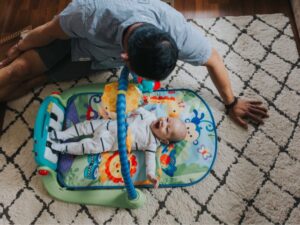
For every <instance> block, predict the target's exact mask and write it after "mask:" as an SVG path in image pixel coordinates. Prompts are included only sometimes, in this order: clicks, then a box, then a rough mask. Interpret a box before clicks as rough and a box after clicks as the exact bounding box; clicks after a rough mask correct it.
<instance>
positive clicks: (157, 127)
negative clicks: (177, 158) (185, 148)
mask: <svg viewBox="0 0 300 225" xmlns="http://www.w3.org/2000/svg"><path fill="white" fill-rule="evenodd" d="M150 128H151V131H152V133H153V134H154V135H155V136H156V137H157V138H158V139H159V140H160V141H161V142H162V143H164V144H169V143H170V142H177V141H181V140H183V139H184V138H185V136H186V133H187V130H186V126H185V123H184V122H182V121H181V120H180V119H177V118H173V117H161V118H159V119H157V120H155V121H153V122H152V123H151V125H150Z"/></svg>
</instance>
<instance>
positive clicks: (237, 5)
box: [0, 0, 300, 128]
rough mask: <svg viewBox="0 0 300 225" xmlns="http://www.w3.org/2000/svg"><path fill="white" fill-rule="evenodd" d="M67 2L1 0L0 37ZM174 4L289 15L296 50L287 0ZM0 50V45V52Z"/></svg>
mask: <svg viewBox="0 0 300 225" xmlns="http://www.w3.org/2000/svg"><path fill="white" fill-rule="evenodd" d="M69 2H70V0H51V1H46V0H1V1H0V37H1V36H3V35H5V34H9V33H12V32H15V31H17V30H20V29H22V28H24V27H26V26H27V25H32V26H33V27H36V26H38V25H40V24H43V23H45V22H47V21H49V20H51V18H52V17H53V16H54V15H55V14H57V13H58V12H60V11H61V10H62V9H63V8H64V7H65V6H66V5H67V4H68V3H69ZM175 8H176V9H177V10H179V11H181V12H182V13H183V14H184V16H185V17H186V18H203V17H217V16H240V15H253V14H270V13H283V14H285V15H286V16H288V17H289V18H290V21H291V24H292V27H293V31H294V35H295V37H296V42H297V47H298V51H299V52H300V46H299V44H300V43H299V37H298V34H297V32H296V26H295V20H294V17H293V13H292V9H291V5H290V3H289V1H288V0H175ZM10 44H13V42H11V43H10ZM3 52H4V47H3V46H0V53H2V55H3ZM4 108H5V105H4V104H0V128H1V127H2V124H3V118H4V113H5V112H4Z"/></svg>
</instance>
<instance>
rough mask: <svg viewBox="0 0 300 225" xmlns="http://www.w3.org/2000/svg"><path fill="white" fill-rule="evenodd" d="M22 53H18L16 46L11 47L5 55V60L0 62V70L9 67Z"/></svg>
mask: <svg viewBox="0 0 300 225" xmlns="http://www.w3.org/2000/svg"><path fill="white" fill-rule="evenodd" d="M21 53H22V51H20V49H19V47H18V44H15V45H14V46H12V47H11V48H10V49H9V50H8V51H7V53H6V58H5V59H4V60H3V61H1V62H0V69H1V68H2V67H5V66H7V65H9V64H10V63H11V62H12V61H14V60H15V59H16V58H17V57H18V56H19V55H20V54H21Z"/></svg>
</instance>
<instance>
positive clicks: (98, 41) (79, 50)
mask: <svg viewBox="0 0 300 225" xmlns="http://www.w3.org/2000/svg"><path fill="white" fill-rule="evenodd" d="M59 21H60V25H61V27H62V29H63V31H64V32H65V33H66V34H67V35H68V36H70V37H71V38H72V61H80V60H92V69H108V68H117V67H120V66H123V65H124V62H123V61H122V59H121V57H120V54H121V53H122V51H123V46H122V37H123V33H124V30H125V29H126V28H127V27H128V26H130V25H132V24H134V23H138V22H147V23H150V24H153V25H155V26H156V27H158V28H160V29H161V30H163V31H166V32H168V33H169V34H170V35H171V36H172V37H173V38H174V40H175V42H176V44H177V47H178V49H179V59H181V60H183V61H186V62H188V63H191V64H193V65H201V64H203V63H205V62H207V60H208V58H209V56H210V54H211V45H210V43H209V41H208V40H207V39H206V38H205V37H204V36H203V35H202V34H201V32H200V31H199V30H197V29H196V28H195V27H193V26H192V25H191V24H190V23H188V22H187V21H186V19H185V18H184V17H183V15H182V14H181V13H179V12H178V11H176V10H175V9H174V8H172V7H171V6H169V5H168V4H166V3H164V2H162V1H160V0H73V1H72V2H71V3H70V4H69V5H68V6H67V7H66V8H65V9H64V10H63V11H62V12H61V13H60V14H59Z"/></svg>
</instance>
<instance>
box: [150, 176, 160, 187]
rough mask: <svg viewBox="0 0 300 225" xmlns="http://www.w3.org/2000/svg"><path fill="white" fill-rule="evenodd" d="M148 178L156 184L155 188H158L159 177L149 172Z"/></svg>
mask: <svg viewBox="0 0 300 225" xmlns="http://www.w3.org/2000/svg"><path fill="white" fill-rule="evenodd" d="M147 178H148V180H150V181H151V183H152V184H153V185H154V188H155V189H156V188H158V185H159V180H158V179H157V177H155V176H153V175H151V174H147Z"/></svg>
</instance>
